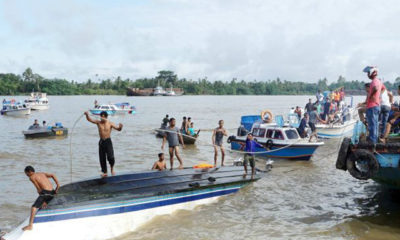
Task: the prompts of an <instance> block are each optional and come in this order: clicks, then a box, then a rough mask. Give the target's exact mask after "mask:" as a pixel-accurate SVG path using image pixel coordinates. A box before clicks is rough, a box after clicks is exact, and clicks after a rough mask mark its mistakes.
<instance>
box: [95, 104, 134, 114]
mask: <svg viewBox="0 0 400 240" xmlns="http://www.w3.org/2000/svg"><path fill="white" fill-rule="evenodd" d="M89 112H90V113H91V114H93V115H100V113H101V112H106V113H107V114H108V115H109V116H112V115H115V114H126V113H128V114H135V113H136V108H135V107H134V106H131V105H130V104H129V103H128V102H123V103H115V104H99V105H97V106H95V107H94V108H93V109H90V110H89Z"/></svg>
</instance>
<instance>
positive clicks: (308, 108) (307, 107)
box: [305, 98, 314, 113]
mask: <svg viewBox="0 0 400 240" xmlns="http://www.w3.org/2000/svg"><path fill="white" fill-rule="evenodd" d="M313 106H314V105H313V104H312V102H311V98H310V99H308V103H307V104H306V107H305V109H306V112H308V113H310V112H311V111H312V110H313Z"/></svg>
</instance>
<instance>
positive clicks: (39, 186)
mask: <svg viewBox="0 0 400 240" xmlns="http://www.w3.org/2000/svg"><path fill="white" fill-rule="evenodd" d="M24 172H25V174H26V176H28V177H29V180H30V181H31V182H32V183H33V185H34V186H35V187H36V190H37V192H38V193H39V197H38V198H37V199H36V201H35V203H33V205H32V208H31V217H30V218H29V225H28V226H25V227H23V228H22V230H24V231H26V230H32V228H33V220H34V219H35V215H36V213H37V211H38V210H39V209H40V208H46V207H47V204H48V203H49V202H50V201H51V200H52V199H53V197H54V195H55V194H57V192H58V189H59V188H60V184H59V183H58V180H57V177H56V175H54V174H51V173H36V172H35V169H34V168H33V167H32V166H27V167H26V168H25V171H24ZM49 178H52V179H53V181H54V182H55V183H56V185H57V187H56V189H55V190H53V184H51V182H50V180H49Z"/></svg>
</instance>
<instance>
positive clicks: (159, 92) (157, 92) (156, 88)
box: [153, 85, 166, 96]
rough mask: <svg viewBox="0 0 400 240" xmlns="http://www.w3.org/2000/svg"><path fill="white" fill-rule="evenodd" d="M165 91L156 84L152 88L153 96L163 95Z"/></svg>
mask: <svg viewBox="0 0 400 240" xmlns="http://www.w3.org/2000/svg"><path fill="white" fill-rule="evenodd" d="M165 93H166V91H165V90H164V88H163V87H161V86H160V85H158V86H157V87H155V88H154V92H153V96H164V94H165Z"/></svg>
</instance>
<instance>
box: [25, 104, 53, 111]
mask: <svg viewBox="0 0 400 240" xmlns="http://www.w3.org/2000/svg"><path fill="white" fill-rule="evenodd" d="M30 107H31V109H32V110H47V109H49V105H41V104H34V105H30Z"/></svg>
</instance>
